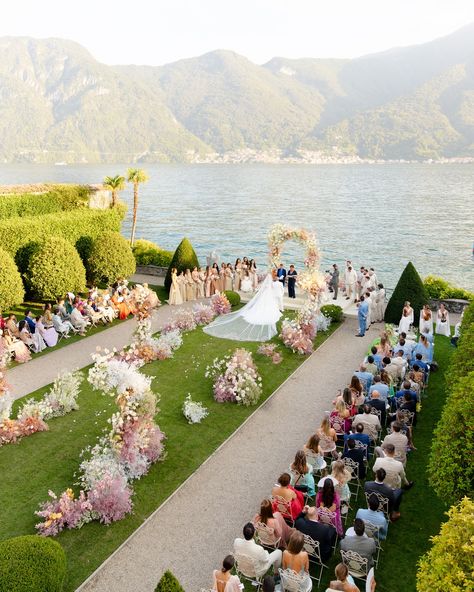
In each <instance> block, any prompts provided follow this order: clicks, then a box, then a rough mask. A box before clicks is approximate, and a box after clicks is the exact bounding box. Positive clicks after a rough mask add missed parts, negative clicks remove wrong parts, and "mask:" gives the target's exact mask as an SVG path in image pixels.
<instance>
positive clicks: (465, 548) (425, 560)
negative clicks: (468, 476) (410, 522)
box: [416, 497, 474, 592]
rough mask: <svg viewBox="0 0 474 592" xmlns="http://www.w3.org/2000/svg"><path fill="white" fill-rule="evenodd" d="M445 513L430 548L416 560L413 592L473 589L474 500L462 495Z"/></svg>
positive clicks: (460, 591)
mask: <svg viewBox="0 0 474 592" xmlns="http://www.w3.org/2000/svg"><path fill="white" fill-rule="evenodd" d="M447 515H448V521H447V522H445V523H444V524H442V526H441V532H440V533H439V534H438V535H436V536H435V537H433V539H432V540H433V546H432V548H431V549H430V550H429V551H428V553H426V554H425V555H423V557H422V558H421V560H420V562H419V569H418V574H417V582H416V589H417V592H447V591H448V590H449V592H467V591H468V590H474V571H473V566H474V545H473V544H472V541H474V502H473V501H472V500H470V499H468V498H467V497H465V498H464V499H463V500H462V501H461V503H460V504H459V505H456V506H453V507H452V508H451V509H450V510H449V512H447Z"/></svg>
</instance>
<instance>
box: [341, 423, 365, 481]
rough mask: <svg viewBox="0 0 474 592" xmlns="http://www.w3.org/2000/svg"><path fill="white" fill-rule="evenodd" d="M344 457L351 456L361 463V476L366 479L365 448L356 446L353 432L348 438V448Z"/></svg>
mask: <svg viewBox="0 0 474 592" xmlns="http://www.w3.org/2000/svg"><path fill="white" fill-rule="evenodd" d="M342 458H350V459H351V460H353V461H354V462H356V463H357V464H358V465H359V478H360V479H365V476H366V468H365V450H364V449H363V448H356V443H355V440H354V438H353V434H350V435H349V437H348V440H347V448H346V449H344V453H343V455H342Z"/></svg>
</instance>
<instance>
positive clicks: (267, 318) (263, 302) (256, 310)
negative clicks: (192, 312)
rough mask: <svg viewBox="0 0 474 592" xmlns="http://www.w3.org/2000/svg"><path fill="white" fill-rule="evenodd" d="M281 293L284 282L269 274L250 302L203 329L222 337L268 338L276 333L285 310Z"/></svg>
mask: <svg viewBox="0 0 474 592" xmlns="http://www.w3.org/2000/svg"><path fill="white" fill-rule="evenodd" d="M275 284H280V285H278V286H275ZM282 292H283V287H282V286H281V283H280V282H278V281H276V282H275V281H274V279H273V276H272V274H268V275H267V277H266V278H265V280H264V282H263V283H262V285H261V287H260V289H259V290H258V292H257V293H256V294H255V296H254V297H253V298H252V300H250V302H248V303H247V304H246V305H245V306H244V307H242V308H241V309H240V310H238V311H236V312H231V313H229V314H226V315H222V316H220V317H217V319H215V320H214V321H213V322H212V323H211V324H210V325H207V327H204V329H203V331H204V332H205V333H208V334H209V335H213V336H214V337H221V338H222V339H233V340H236V341H268V340H269V339H271V338H272V337H274V336H275V335H276V334H277V328H276V324H277V321H278V320H279V319H280V317H281V311H282V310H283V293H282Z"/></svg>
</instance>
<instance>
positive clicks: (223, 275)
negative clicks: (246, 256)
mask: <svg viewBox="0 0 474 592" xmlns="http://www.w3.org/2000/svg"><path fill="white" fill-rule="evenodd" d="M226 272H227V268H225V269H222V268H221V270H220V273H219V284H220V287H221V289H220V291H221V292H223V291H224V290H225V289H226V287H225V284H226V276H227V273H226Z"/></svg>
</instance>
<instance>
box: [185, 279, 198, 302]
mask: <svg viewBox="0 0 474 592" xmlns="http://www.w3.org/2000/svg"><path fill="white" fill-rule="evenodd" d="M185 279H186V300H187V301H188V302H189V301H190V300H196V296H195V290H194V281H193V278H192V276H191V272H189V273H186V278H185Z"/></svg>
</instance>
